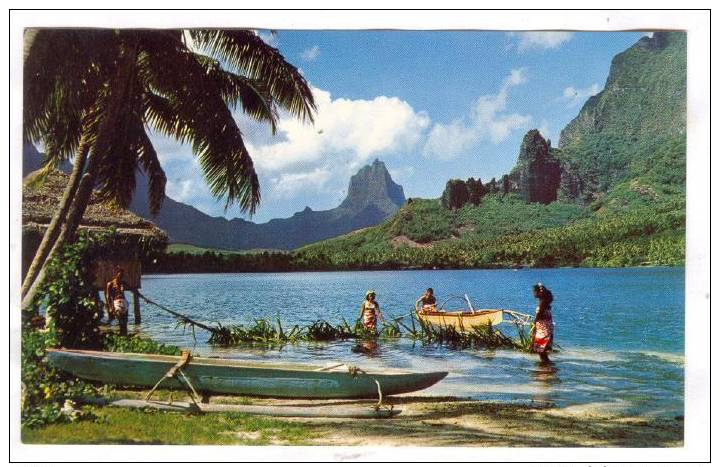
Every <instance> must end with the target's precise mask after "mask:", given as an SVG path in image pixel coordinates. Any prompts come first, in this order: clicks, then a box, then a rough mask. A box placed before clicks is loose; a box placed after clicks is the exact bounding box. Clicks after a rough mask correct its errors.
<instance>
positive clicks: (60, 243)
mask: <svg viewBox="0 0 720 467" xmlns="http://www.w3.org/2000/svg"><path fill="white" fill-rule="evenodd" d="M96 161H97V157H92V156H91V157H90V161H89V162H88V169H87V171H86V172H85V174H83V176H82V177H81V179H80V183H79V185H78V188H77V191H76V192H75V196H74V197H73V199H72V203H71V204H70V209H69V212H68V214H67V219H66V220H65V222H64V223H63V224H62V227H61V228H60V232H59V233H58V236H57V238H56V240H55V242H54V243H53V245H52V249H50V251H49V253H48V255H47V258H46V260H45V262H44V263H43V264H42V267H41V268H40V271H39V273H38V274H37V277H35V280H34V281H33V282H32V284H31V285H30V286H29V288H28V291H27V294H25V296H24V297H23V299H22V304H21V309H23V310H24V309H25V308H27V307H29V306H30V305H31V304H32V302H33V300H34V299H35V295H37V293H38V291H39V288H40V285H41V284H42V283H43V280H44V279H45V273H46V271H47V265H48V264H49V263H50V261H51V260H52V259H53V258H55V257H56V256H57V255H58V254H59V253H60V250H61V249H62V248H63V247H64V246H65V244H66V243H67V242H68V240H70V239H71V238H72V236H73V235H75V232H76V231H77V228H78V226H79V225H80V221H81V220H82V218H83V215H84V214H85V210H86V209H87V206H88V203H89V201H90V195H92V190H93V186H94V185H95V166H96V165H97V163H96ZM94 162H95V163H94Z"/></svg>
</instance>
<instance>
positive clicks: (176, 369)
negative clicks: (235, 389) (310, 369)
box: [144, 350, 396, 415]
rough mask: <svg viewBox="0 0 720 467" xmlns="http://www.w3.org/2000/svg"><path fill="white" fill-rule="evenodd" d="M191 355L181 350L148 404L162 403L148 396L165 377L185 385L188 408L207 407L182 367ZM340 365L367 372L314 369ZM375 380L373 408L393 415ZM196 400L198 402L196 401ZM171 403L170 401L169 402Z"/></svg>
mask: <svg viewBox="0 0 720 467" xmlns="http://www.w3.org/2000/svg"><path fill="white" fill-rule="evenodd" d="M191 358H192V356H191V355H190V352H189V351H187V350H183V351H182V353H181V355H180V360H179V361H178V362H177V363H176V364H175V365H173V367H172V368H170V369H169V370H168V371H167V373H165V374H164V375H163V377H162V378H160V380H158V382H157V383H155V385H154V386H153V387H152V389H150V391H149V392H148V393H147V395H146V396H145V399H144V401H145V402H146V403H148V404H150V405H158V404H162V403H161V402H159V401H151V400H150V398H151V397H152V395H153V394H154V393H155V391H156V390H157V388H158V387H160V385H161V384H162V383H163V382H164V381H165V380H166V379H172V378H174V379H176V380H177V381H178V382H179V383H180V385H182V386H183V387H185V389H186V390H187V392H188V394H189V395H190V400H191V401H192V402H191V403H190V405H189V409H191V410H193V411H197V412H202V411H205V410H206V409H207V407H205V406H203V405H201V403H202V404H208V403H209V402H210V397H209V395H207V394H203V395H202V396H200V395H199V394H198V392H197V391H196V390H195V387H194V386H193V385H192V382H190V378H188V377H187V375H186V374H185V373H184V372H183V368H184V367H185V366H187V365H188V364H189V363H190V359H191ZM342 366H346V367H347V368H348V373H349V374H350V375H351V376H352V377H353V378H356V377H357V376H358V375H360V374H362V375H367V372H365V371H364V370H362V369H361V368H359V367H357V366H352V365H347V364H345V363H339V364H334V365H331V366H326V367H323V368H319V369H317V370H316V371H328V370H331V369H336V368H339V367H342ZM372 379H373V381H374V382H375V385H376V386H377V392H378V401H377V403H375V404H373V406H372V407H373V409H374V410H375V412H378V413H379V412H380V411H381V410H384V411H387V413H388V414H390V415H394V414H395V413H396V412H394V411H393V408H394V405H393V404H383V392H382V386H380V381H378V380H377V378H372ZM198 400H199V401H200V402H198ZM170 404H171V405H172V402H171V403H170Z"/></svg>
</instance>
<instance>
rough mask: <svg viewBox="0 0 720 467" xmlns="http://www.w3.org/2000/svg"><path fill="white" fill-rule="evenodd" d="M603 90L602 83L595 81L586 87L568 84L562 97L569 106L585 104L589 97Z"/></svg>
mask: <svg viewBox="0 0 720 467" xmlns="http://www.w3.org/2000/svg"><path fill="white" fill-rule="evenodd" d="M601 90H602V89H601V88H600V85H599V84H597V83H593V84H591V85H590V86H588V87H586V88H575V87H573V86H568V87H567V88H565V89H564V90H563V94H562V97H561V98H560V99H561V100H563V101H565V103H566V104H567V106H568V107H569V108H570V107H575V106H578V105H582V104H584V103H585V101H586V100H587V99H588V97H590V96H594V95H595V94H597V93H599V92H600V91H601Z"/></svg>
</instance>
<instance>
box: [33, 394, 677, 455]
mask: <svg viewBox="0 0 720 467" xmlns="http://www.w3.org/2000/svg"><path fill="white" fill-rule="evenodd" d="M136 394H137V393H136ZM388 402H390V403H393V404H394V405H395V406H396V407H400V408H402V409H403V413H402V414H401V415H400V416H398V417H395V418H392V419H381V420H373V421H372V422H369V423H367V422H366V423H348V422H347V421H346V420H340V419H321V418H318V419H303V420H287V419H282V418H270V417H257V416H249V415H243V414H238V413H227V414H223V413H210V414H204V415H189V414H183V413H176V412H161V411H157V410H146V411H141V410H131V409H121V408H109V407H104V408H97V409H93V410H94V411H95V412H96V414H97V418H96V420H95V421H80V422H75V423H62V424H53V425H48V426H44V427H42V428H23V429H22V432H21V437H22V441H23V443H27V444H167V445H277V444H280V445H321V446H324V445H341V446H357V445H365V446H377V445H379V444H382V445H386V446H453V447H461V446H496V447H503V446H506V447H507V446H517V447H549V446H565V447H579V446H584V447H590V446H597V447H612V446H625V447H678V446H682V443H683V431H684V421H683V420H682V418H678V417H675V418H672V417H657V418H650V419H645V418H638V417H633V418H626V417H623V416H622V415H616V414H612V413H604V414H601V415H597V414H585V413H582V412H577V411H573V410H562V409H552V408H539V407H535V406H524V405H520V404H499V403H488V402H479V401H462V400H458V399H455V398H432V397H417V396H409V397H391V398H388ZM262 403H267V404H270V405H272V404H273V403H274V402H273V401H262Z"/></svg>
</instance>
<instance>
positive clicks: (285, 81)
mask: <svg viewBox="0 0 720 467" xmlns="http://www.w3.org/2000/svg"><path fill="white" fill-rule="evenodd" d="M189 33H190V36H191V37H192V39H193V42H195V44H197V45H198V46H199V47H200V48H201V49H202V50H204V51H207V53H209V54H210V55H211V56H213V57H215V58H217V59H218V60H220V61H222V62H226V63H227V64H228V65H229V67H230V68H231V69H232V70H233V71H235V72H236V73H238V74H240V75H243V76H246V77H248V78H250V79H252V80H257V81H259V82H261V83H263V85H264V86H265V87H266V88H267V89H268V92H269V93H270V95H271V96H272V97H273V99H274V100H275V102H277V104H278V105H279V106H280V107H282V108H284V109H285V110H287V111H288V112H289V113H290V114H291V115H293V116H295V117H297V118H300V119H302V120H308V121H310V122H312V121H313V119H314V112H315V110H316V109H315V100H314V98H313V94H312V90H311V89H310V86H309V85H308V83H307V81H306V80H305V78H304V77H303V76H302V75H301V74H300V72H299V71H298V69H297V68H295V67H294V66H293V65H291V64H290V63H288V62H287V61H286V60H285V58H284V57H283V56H282V54H281V53H280V52H279V51H278V50H277V49H276V48H274V47H271V46H269V45H268V44H266V43H265V42H264V41H263V40H262V39H261V38H260V37H259V36H258V35H257V34H256V33H255V32H254V31H250V30H244V29H235V30H219V29H191V30H190V31H189Z"/></svg>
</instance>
